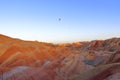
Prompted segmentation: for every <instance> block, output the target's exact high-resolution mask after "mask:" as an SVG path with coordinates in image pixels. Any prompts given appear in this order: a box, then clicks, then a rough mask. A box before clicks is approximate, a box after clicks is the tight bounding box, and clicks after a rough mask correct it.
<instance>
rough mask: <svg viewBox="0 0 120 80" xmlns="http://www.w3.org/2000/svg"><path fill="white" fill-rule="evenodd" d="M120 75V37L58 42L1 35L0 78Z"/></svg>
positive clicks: (64, 79)
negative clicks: (27, 39)
mask: <svg viewBox="0 0 120 80" xmlns="http://www.w3.org/2000/svg"><path fill="white" fill-rule="evenodd" d="M119 76H120V38H111V39H107V40H94V41H91V42H76V43H71V44H70V43H68V44H56V45H55V44H52V43H45V42H38V41H24V40H20V39H16V38H11V37H8V36H5V35H2V34H0V80H119V79H118V78H119ZM111 77H112V79H111Z"/></svg>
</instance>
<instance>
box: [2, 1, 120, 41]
mask: <svg viewBox="0 0 120 80" xmlns="http://www.w3.org/2000/svg"><path fill="white" fill-rule="evenodd" d="M59 18H61V21H59V20H58V19H59ZM0 33H1V34H4V35H7V36H11V37H15V38H21V39H24V40H38V41H43V42H75V41H83V40H85V41H86V40H94V39H107V38H111V37H120V0H0Z"/></svg>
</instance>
